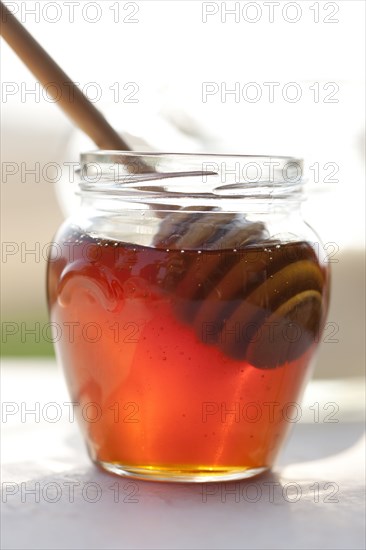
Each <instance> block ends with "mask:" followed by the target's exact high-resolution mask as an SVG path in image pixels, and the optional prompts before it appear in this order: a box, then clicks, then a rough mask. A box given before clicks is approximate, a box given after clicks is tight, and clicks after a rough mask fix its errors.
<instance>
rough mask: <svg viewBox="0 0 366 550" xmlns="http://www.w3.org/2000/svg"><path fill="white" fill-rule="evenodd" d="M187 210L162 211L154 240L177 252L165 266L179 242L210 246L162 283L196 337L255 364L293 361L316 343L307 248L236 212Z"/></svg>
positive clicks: (318, 287)
mask: <svg viewBox="0 0 366 550" xmlns="http://www.w3.org/2000/svg"><path fill="white" fill-rule="evenodd" d="M194 216H195V215H194V214H193V215H192V212H191V213H189V212H187V213H182V212H177V213H175V214H172V215H170V216H169V217H168V218H166V219H165V220H164V221H163V222H162V223H161V226H160V231H159V232H158V234H157V235H156V237H155V240H154V244H155V246H157V247H162V248H164V247H165V248H168V249H169V250H170V251H173V250H177V254H176V255H175V256H172V258H171V263H172V264H174V261H181V262H182V254H181V250H182V249H183V250H184V248H186V247H187V250H192V249H195V250H197V251H198V250H200V251H201V254H202V252H207V251H211V254H206V255H205V260H204V261H203V262H202V263H197V262H193V263H192V264H191V265H188V266H186V265H184V261H183V267H182V268H181V269H180V270H179V269H178V270H176V273H175V275H173V278H172V280H170V281H169V282H168V284H167V285H166V286H167V287H168V288H170V289H171V291H172V292H174V295H175V297H176V305H175V310H176V313H177V315H178V316H179V317H180V318H181V319H182V320H183V321H184V322H186V323H188V324H189V325H191V326H192V327H193V328H194V330H195V332H196V334H197V336H198V338H200V339H201V340H202V341H204V342H205V343H207V344H213V345H216V346H218V347H219V348H220V349H221V350H222V351H223V352H224V353H225V354H226V355H227V356H229V357H232V358H234V359H238V360H242V359H244V358H245V359H246V360H247V361H248V362H250V363H251V364H252V365H253V366H255V367H258V368H265V369H270V368H275V367H277V366H280V365H283V364H284V363H285V362H288V361H292V360H294V359H297V358H298V357H299V356H300V355H302V354H303V353H304V352H305V351H306V350H307V349H308V348H309V347H310V346H311V345H312V344H313V343H314V341H316V339H317V337H318V335H319V332H320V329H321V325H322V321H323V318H324V308H323V307H322V302H323V298H322V294H323V289H324V287H325V274H324V271H323V270H322V268H321V267H320V265H319V263H318V261H317V258H316V255H315V252H314V251H313V249H312V248H311V246H310V245H308V244H306V243H294V245H292V248H291V249H290V248H289V245H286V244H285V245H281V244H279V242H278V241H275V240H273V239H272V240H271V239H269V238H268V234H267V232H266V229H265V226H264V225H263V224H262V223H260V222H257V223H255V222H250V223H249V222H246V220H245V218H243V216H235V215H234V214H225V213H220V212H216V211H213V212H208V213H202V214H201V215H200V216H199V221H198V219H197V218H196V220H194V219H191V220H190V219H189V217H191V218H192V217H194ZM255 245H257V246H255ZM258 245H259V246H260V248H258ZM290 246H291V245H290ZM289 250H291V253H290V254H289ZM212 252H214V253H213V254H212ZM200 258H202V256H201V257H200Z"/></svg>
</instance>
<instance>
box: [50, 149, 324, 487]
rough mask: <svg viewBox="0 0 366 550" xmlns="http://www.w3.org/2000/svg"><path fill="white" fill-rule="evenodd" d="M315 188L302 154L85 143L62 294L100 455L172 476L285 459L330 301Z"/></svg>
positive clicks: (59, 346) (117, 468)
mask: <svg viewBox="0 0 366 550" xmlns="http://www.w3.org/2000/svg"><path fill="white" fill-rule="evenodd" d="M301 187H302V182H301V164H300V163H299V161H296V160H295V159H286V158H266V157H233V156H225V157H221V156H220V157H219V156H213V155H211V156H201V155H162V154H161V155H158V154H155V155H154V154H151V155H143V154H135V155H133V154H132V153H116V152H103V151H99V152H96V153H90V154H86V155H83V156H82V174H81V183H80V189H81V191H80V195H81V206H80V210H79V213H78V214H77V215H76V216H75V217H73V218H72V219H69V220H67V221H66V222H65V223H64V225H63V226H62V227H61V229H60V230H59V232H58V234H57V236H56V245H55V247H54V248H53V254H52V255H51V256H50V258H49V267H48V298H49V308H50V316H51V320H52V322H54V323H57V325H58V327H59V330H60V334H62V337H61V338H59V339H58V341H57V342H56V352H57V356H58V358H59V360H60V361H61V363H62V365H63V368H64V371H65V374H66V378H67V382H68V386H69V391H70V394H71V397H72V400H73V401H75V402H77V403H78V405H77V407H76V409H77V413H78V416H79V421H80V425H81V427H82V430H83V434H84V437H85V439H86V442H87V447H88V450H89V453H90V456H91V458H92V460H93V461H95V462H96V463H97V464H99V465H100V466H102V467H103V468H105V469H107V470H109V471H112V472H115V473H119V474H121V475H130V476H135V477H145V478H152V479H157V480H173V481H213V480H229V479H239V478H244V477H250V476H251V475H255V474H257V473H260V472H262V471H264V470H265V469H268V468H270V467H271V465H272V464H273V461H274V459H275V457H276V455H277V453H278V451H279V449H280V447H281V444H282V442H283V440H284V438H285V435H286V433H287V431H288V428H289V427H290V426H291V425H292V423H293V420H294V416H296V415H297V414H298V408H296V407H295V406H294V403H295V404H296V403H298V402H299V399H300V397H301V393H302V390H303V388H304V384H305V381H306V380H307V377H308V373H309V369H310V365H311V363H312V358H313V356H314V352H315V350H316V348H317V345H318V342H319V340H320V336H321V332H322V328H323V326H324V322H325V316H326V312H327V307H328V289H329V283H328V279H329V276H328V268H327V265H326V263H325V259H324V254H323V251H322V247H321V245H320V244H319V239H318V237H317V236H316V234H315V233H313V231H312V230H311V229H310V228H309V227H308V226H307V225H306V224H305V223H304V222H303V221H302V219H301V216H300V212H299V206H300V202H301Z"/></svg>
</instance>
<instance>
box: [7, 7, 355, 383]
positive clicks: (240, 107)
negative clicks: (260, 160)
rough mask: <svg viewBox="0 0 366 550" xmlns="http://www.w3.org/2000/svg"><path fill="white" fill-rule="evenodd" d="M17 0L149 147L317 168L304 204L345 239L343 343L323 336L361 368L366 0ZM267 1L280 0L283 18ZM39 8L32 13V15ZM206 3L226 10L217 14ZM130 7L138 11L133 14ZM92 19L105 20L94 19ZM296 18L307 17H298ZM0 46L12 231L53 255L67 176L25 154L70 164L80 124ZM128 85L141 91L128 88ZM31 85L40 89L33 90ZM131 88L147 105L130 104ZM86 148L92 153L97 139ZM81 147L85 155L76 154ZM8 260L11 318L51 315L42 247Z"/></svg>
mask: <svg viewBox="0 0 366 550" xmlns="http://www.w3.org/2000/svg"><path fill="white" fill-rule="evenodd" d="M7 4H8V5H9V6H11V7H12V8H14V9H16V10H17V16H18V17H19V18H20V19H21V20H22V22H23V23H24V24H25V25H26V27H27V28H28V29H29V30H30V32H31V33H33V34H34V36H35V37H36V38H37V39H38V40H39V41H40V43H41V44H42V45H43V46H44V47H45V48H46V49H47V51H48V52H49V53H50V54H51V55H52V56H53V57H54V58H55V59H56V60H57V61H58V63H59V64H60V65H61V66H62V67H63V68H64V70H65V71H66V72H67V73H68V74H69V75H70V77H71V79H73V80H74V81H77V82H79V83H80V85H81V87H84V88H85V86H87V85H88V83H91V82H94V83H96V84H97V88H95V86H94V87H91V88H89V91H90V93H91V94H94V92H95V90H96V89H98V90H99V93H100V94H101V97H100V98H99V100H98V101H97V102H96V105H97V106H98V107H99V108H100V109H102V110H103V111H104V112H106V113H108V115H109V117H110V120H111V122H112V123H113V124H114V125H115V126H116V127H117V128H118V129H119V130H121V131H123V132H126V134H127V135H128V136H129V138H130V140H131V142H132V143H134V144H135V146H136V147H139V145H140V138H143V140H144V141H145V142H146V143H145V144H144V147H146V146H148V147H151V148H154V149H157V150H166V151H172V150H175V151H189V150H191V151H221V152H231V153H243V154H272V155H275V154H280V155H299V156H301V157H304V158H305V160H306V166H307V167H308V168H309V167H310V166H314V163H319V168H320V175H319V183H318V184H317V185H315V184H314V171H311V170H310V171H309V178H310V181H309V189H311V192H310V197H309V201H308V204H307V205H306V206H305V208H304V213H305V215H306V218H307V219H308V220H309V221H310V222H311V223H312V224H313V225H314V226H315V227H316V229H317V231H318V233H319V234H320V236H321V237H322V239H323V241H324V242H326V243H330V242H332V243H335V244H336V247H337V254H336V258H335V259H336V260H337V262H336V263H335V264H334V265H333V266H332V267H333V273H334V291H333V303H332V309H331V312H330V317H329V318H330V319H331V321H332V322H335V323H337V325H338V326H339V328H340V330H339V342H338V343H337V345H328V346H326V345H324V346H323V351H322V353H323V356H324V357H323V360H321V361H320V363H321V365H320V373H321V374H323V375H325V376H333V375H334V372H333V369H335V371H337V372H338V373H339V372H342V371H344V373H345V374H347V373H350V374H352V373H358V372H360V369H361V368H362V367H361V366H360V365H361V364H362V356H363V353H364V349H363V344H362V342H363V336H362V334H363V330H364V326H363V317H364V315H363V310H362V304H363V285H364V279H363V277H364V275H363V250H364V175H363V174H364V157H363V147H364V144H363V136H364V134H363V132H364V63H365V59H364V56H365V54H364V52H365V43H364V38H365V33H364V16H365V4H364V2H363V1H362V0H360V1H353V0H351V1H349V0H347V1H338V2H313V1H306V0H305V1H300V2H280V3H279V5H274V4H276V3H273V2H269V3H268V2H208V3H207V2H206V3H205V2H200V1H196V0H192V1H184V2H181V1H175V0H174V1H171V2H169V1H155V0H149V1H138V2H119V3H116V2H110V1H99V2H94V3H93V2H87V1H86V0H80V2H69V3H67V2H63V1H58V2H46V1H40V2H32V1H27V2H7ZM68 4H69V5H70V6H71V4H73V5H74V22H70V11H71V7H70V6H68ZM117 4H118V7H117ZM266 4H272V8H273V10H274V16H273V22H270V7H269V6H268V5H266ZM32 9H33V10H36V15H34V14H31V13H30V11H29V10H32ZM230 9H236V10H237V15H236V16H235V15H233V14H232V15H229V14H227V16H226V21H225V12H227V11H228V10H230ZM116 10H118V12H117V11H116ZM243 10H244V11H243ZM210 11H214V12H217V13H214V14H213V15H208V12H210ZM205 14H207V16H206V17H205ZM129 16H130V18H131V19H133V20H136V22H127V19H128V18H129ZM36 19H37V20H36ZM56 19H59V21H57V22H51V21H54V20H56ZM94 19H95V20H97V19H99V20H98V21H97V22H95V23H93V22H92V20H94ZM246 19H247V20H246ZM255 19H258V21H257V22H249V21H248V20H251V21H253V20H255ZM286 19H287V20H286ZM295 19H299V20H298V21H296V22H290V21H288V20H292V21H294V20H295ZM204 20H206V22H204ZM317 20H318V22H316V21H317ZM326 20H329V21H334V22H326ZM336 21H338V22H336ZM1 50H2V51H1V72H2V103H1V115H2V116H1V138H2V139H1V146H2V161H3V163H9V162H14V163H16V165H17V166H18V165H19V172H18V173H17V174H15V175H13V176H9V175H6V174H5V177H4V164H3V178H2V186H1V193H2V239H3V241H5V242H14V243H16V244H17V245H18V246H19V250H21V248H22V247H23V248H24V247H25V246H27V247H28V248H34V247H35V246H38V245H36V244H35V243H37V242H38V243H40V245H39V246H40V250H42V247H43V246H44V245H45V244H46V243H48V242H49V241H50V240H51V239H52V237H53V234H54V232H55V231H56V230H57V227H58V225H59V223H60V221H61V220H62V218H63V215H62V214H61V211H60V208H59V206H58V204H57V201H56V198H55V186H54V185H53V184H52V183H50V182H48V181H44V180H43V179H42V176H41V178H40V180H39V181H35V177H34V176H32V175H26V176H24V174H23V172H22V168H21V166H20V163H22V162H24V163H25V165H24V166H26V167H27V168H32V166H33V165H34V163H35V162H37V161H38V162H39V163H40V166H41V167H43V166H44V165H45V164H46V163H48V162H58V163H62V162H64V160H65V159H66V158H68V159H69V158H70V138H72V139H73V140H75V133H74V134H73V128H72V124H71V123H70V122H69V121H68V119H66V117H65V116H64V115H63V114H62V113H61V112H60V111H59V109H58V108H57V106H56V105H55V104H52V103H50V102H48V101H47V100H46V99H47V98H46V99H45V97H44V95H43V94H42V92H41V91H40V89H39V88H37V87H35V81H34V78H33V76H32V75H31V74H30V73H29V72H28V70H27V69H26V68H25V67H24V66H23V65H22V63H21V62H20V61H19V60H18V59H17V57H16V56H15V55H14V54H13V52H12V51H11V50H10V49H9V48H8V46H7V45H6V44H5V43H4V42H2V43H1ZM205 82H206V83H207V82H209V83H213V84H212V89H213V88H215V89H218V90H219V91H218V92H217V93H216V94H215V95H212V96H208V97H207V101H206V102H204V101H203V98H202V89H203V87H204V86H205V84H204V83H205ZM268 82H275V83H279V85H278V86H276V87H275V89H274V100H273V102H271V101H270V100H269V86H268V85H267V86H266V85H264V83H268ZM116 83H118V84H117V85H116ZM128 83H133V84H131V85H129V84H128ZM235 83H238V84H236V86H238V87H239V91H240V96H239V97H235V96H234V95H233V94H231V95H227V96H226V98H225V97H223V98H222V97H221V93H220V92H221V91H222V89H223V87H224V86H226V87H227V89H233V88H234V86H235ZM248 83H256V84H255V87H256V88H255V87H253V86H252V87H250V88H247V89H246V88H245V86H246V85H247V84H248ZM288 83H295V85H296V87H297V89H298V90H299V89H300V91H301V98H299V100H298V101H296V102H291V101H289V98H290V99H291V98H292V97H294V96H293V94H294V92H295V88H294V87H291V88H288V89H287V91H288V97H287V99H284V97H283V93H284V94H285V97H286V85H287V84H288ZM315 83H318V84H315ZM126 84H127V85H128V86H129V87H128V88H127V89H125V90H124V89H123V87H124V86H125V85H126ZM314 84H315V86H314ZM111 86H114V90H116V88H117V86H119V91H120V93H119V97H118V98H115V97H114V94H115V91H113V90H112V89H111V88H110V87H111ZM315 87H317V88H318V89H319V97H316V96H315V89H314V88H315ZM31 89H33V90H34V89H36V90H37V94H36V95H34V94H29V93H28V94H27V93H26V92H27V90H28V91H29V90H31ZM255 89H257V90H258V89H259V90H260V91H261V93H262V97H261V98H260V99H259V100H258V101H257V102H253V101H250V99H252V98H253V97H254V93H255ZM133 90H135V91H136V90H137V91H136V93H135V95H134V96H133V99H135V100H137V101H136V102H134V103H129V102H126V98H127V95H128V93H129V92H131V91H133ZM243 90H244V97H243ZM245 90H246V92H247V93H246V92H245ZM333 90H336V91H335V93H334V94H333V95H331V96H330V97H329V94H330V92H332V91H333ZM327 96H328V100H327ZM329 99H331V100H332V101H333V102H328V101H329ZM115 100H116V101H115ZM236 100H237V101H236ZM177 127H179V128H180V130H181V132H180V133H179V132H178V130H177ZM81 143H82V146H83V147H85V148H93V147H92V144H91V143H90V142H88V140H84V141H83V139H81ZM140 146H142V145H140ZM72 154H73V155H74V160H77V151H76V150H74V151H72ZM326 163H334V164H335V165H336V166H337V172H336V174H335V175H333V178H334V179H336V180H338V182H330V183H327V182H326V181H325V179H326V176H327V175H328V176H329V175H330V174H331V169H330V168H328V169H324V165H325V164H326ZM332 166H333V164H332ZM23 170H24V169H23ZM22 178H23V179H25V182H22ZM21 243H26V244H25V245H22V244H21ZM22 260H23V261H22ZM2 271H3V277H2V297H3V318H4V319H5V320H11V321H20V320H23V319H25V320H27V321H28V320H31V321H32V320H33V321H34V320H35V319H40V320H43V319H46V307H45V296H44V284H45V282H44V279H45V261H44V259H43V258H42V255H40V257H39V258H35V257H34V256H30V255H28V256H26V257H25V258H24V257H23V258H22V256H21V254H20V253H17V254H15V255H14V256H12V257H9V258H7V261H6V263H5V262H4V261H3V262H2ZM351 348H352V349H353V352H352V355H351V359H350V349H351ZM321 359H322V356H321ZM334 365H335V366H334Z"/></svg>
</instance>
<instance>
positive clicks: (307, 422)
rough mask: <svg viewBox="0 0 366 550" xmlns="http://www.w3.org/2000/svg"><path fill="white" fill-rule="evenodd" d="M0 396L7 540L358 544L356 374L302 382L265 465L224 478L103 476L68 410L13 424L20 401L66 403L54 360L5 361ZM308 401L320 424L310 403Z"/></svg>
mask: <svg viewBox="0 0 366 550" xmlns="http://www.w3.org/2000/svg"><path fill="white" fill-rule="evenodd" d="M31 363H32V364H31ZM2 401H3V407H4V403H6V404H7V405H6V409H5V410H6V411H8V413H9V411H11V410H12V412H14V414H11V415H9V414H8V415H5V416H4V409H3V416H2V436H3V438H2V440H3V441H2V463H3V466H2V489H3V493H2V548H3V549H4V550H6V549H46V548H47V549H59V550H61V549H62V550H63V549H79V548H80V549H81V548H90V549H112V548H113V549H117V548H118V549H125V548H126V549H137V548H144V549H150V548H151V549H153V548H154V549H165V548H170V549H191V548H192V549H193V548H198V549H201V548H202V549H203V548H204V549H206V548H207V549H239V548H240V549H287V548H288V549H332V550H335V549H347V550H348V549H351V550H353V549H359V548H360V549H361V548H364V547H365V538H364V532H365V530H364V527H365V523H364V522H365V519H364V513H365V501H364V485H365V474H364V439H363V429H364V428H363V410H362V405H363V402H364V390H363V385H362V381H360V380H353V381H348V382H344V383H343V382H331V383H330V382H327V383H325V382H315V383H312V384H310V386H309V389H308V391H307V393H306V395H305V398H304V403H303V406H302V410H303V411H304V414H303V417H302V420H301V422H299V423H298V424H297V425H296V426H295V428H294V431H293V433H292V435H291V437H290V439H289V441H288V443H287V446H286V448H285V449H284V451H283V452H282V454H281V456H280V459H279V461H278V463H277V465H276V467H275V468H274V471H273V472H272V473H270V474H265V475H263V476H260V477H257V478H255V479H252V480H248V481H243V482H232V483H230V484H228V483H226V484H225V483H223V484H218V483H213V484H164V483H156V482H155V483H152V482H144V481H131V480H128V479H123V478H118V477H115V476H111V475H108V474H105V473H102V472H100V471H98V470H97V469H96V468H95V467H94V466H93V465H92V464H91V463H90V461H89V459H88V457H87V455H86V452H85V450H84V446H83V442H82V439H81V436H80V434H79V432H78V429H77V426H76V424H75V423H74V422H70V421H69V419H68V409H67V408H65V410H62V417H61V419H60V420H59V421H57V422H54V423H53V422H50V418H51V415H52V410H51V409H48V410H47V413H46V418H42V414H41V415H40V419H39V420H40V421H39V422H37V421H36V420H38V419H36V418H35V416H32V417H31V416H30V415H28V416H27V418H26V422H24V421H23V422H22V418H21V411H22V408H23V410H24V406H22V405H21V403H22V402H24V403H26V404H27V406H28V407H31V406H32V405H33V407H34V403H36V402H38V403H39V404H40V405H39V407H40V411H42V409H43V407H44V405H45V404H47V403H51V402H56V403H61V404H62V403H63V402H68V401H69V397H68V394H67V391H66V388H65V384H64V381H63V377H62V373H61V372H60V371H59V370H58V369H57V368H56V366H55V364H54V363H53V362H51V361H41V360H39V361H33V362H30V361H19V360H17V361H9V360H8V361H5V362H3V365H2ZM315 402H318V403H319V404H320V412H321V414H320V418H319V422H314V411H313V410H312V409H310V408H309V407H310V406H311V405H312V404H313V403H315ZM329 402H336V403H337V404H338V405H339V411H338V412H337V414H336V416H335V419H337V420H339V421H338V422H324V415H325V412H324V411H322V408H323V406H324V404H325V403H329ZM9 403H13V404H15V405H9ZM16 405H18V406H19V411H18V412H16V410H15V408H14V407H16ZM12 407H13V409H12ZM64 413H65V414H64ZM43 416H45V415H43ZM23 420H24V419H23ZM288 484H289V485H288ZM286 491H287V492H286Z"/></svg>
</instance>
